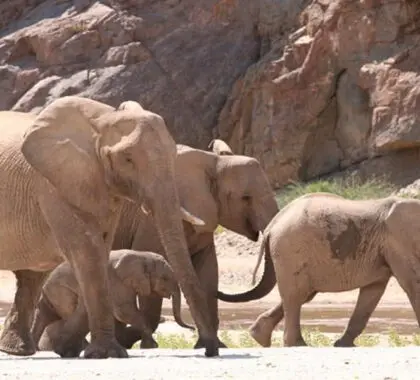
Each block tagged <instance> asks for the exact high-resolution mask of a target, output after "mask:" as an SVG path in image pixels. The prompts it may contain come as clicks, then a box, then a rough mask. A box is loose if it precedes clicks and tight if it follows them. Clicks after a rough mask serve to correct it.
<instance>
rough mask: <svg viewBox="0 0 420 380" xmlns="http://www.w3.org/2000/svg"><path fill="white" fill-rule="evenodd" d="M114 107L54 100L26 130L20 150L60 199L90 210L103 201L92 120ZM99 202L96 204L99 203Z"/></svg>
mask: <svg viewBox="0 0 420 380" xmlns="http://www.w3.org/2000/svg"><path fill="white" fill-rule="evenodd" d="M113 110H114V108H113V107H110V106H108V105H106V104H103V103H100V102H97V101H94V100H90V99H86V98H81V97H77V96H68V97H63V98H60V99H58V100H55V101H53V102H52V103H51V104H49V105H48V106H47V107H46V108H45V109H44V110H43V111H41V113H40V114H39V115H38V116H37V117H36V118H35V121H34V122H33V124H32V126H31V127H30V128H29V129H28V130H27V131H26V133H25V136H24V140H23V143H22V147H21V151H22V153H23V155H24V157H25V158H26V160H27V162H28V163H29V164H30V165H31V166H32V167H33V168H34V169H35V170H36V171H38V172H39V173H40V174H41V175H42V176H43V177H45V178H46V179H47V180H48V181H49V182H50V183H51V184H52V185H53V186H54V187H55V188H56V189H57V191H58V192H59V194H60V195H61V197H62V198H64V199H65V200H66V201H68V202H69V203H71V204H72V205H74V206H76V207H78V208H80V209H82V210H85V211H89V210H90V209H92V207H94V206H93V205H95V204H96V205H98V207H102V206H99V203H101V201H106V197H107V194H105V191H106V186H105V185H104V178H103V177H102V175H101V174H100V173H101V171H100V166H99V162H98V159H97V156H96V151H95V142H96V139H97V138H98V136H99V134H100V131H98V130H97V129H96V128H95V126H94V120H95V119H97V118H99V117H100V116H101V115H103V114H105V113H109V112H112V111H113ZM98 201H99V203H98Z"/></svg>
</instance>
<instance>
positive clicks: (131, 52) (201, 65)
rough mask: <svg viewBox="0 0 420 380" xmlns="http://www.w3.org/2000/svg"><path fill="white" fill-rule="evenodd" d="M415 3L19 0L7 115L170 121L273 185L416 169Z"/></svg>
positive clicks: (4, 48)
mask: <svg viewBox="0 0 420 380" xmlns="http://www.w3.org/2000/svg"><path fill="white" fill-rule="evenodd" d="M419 72H420V3H419V2H416V1H414V0H316V1H308V0H255V1H249V0H157V1H156V0H154V1H152V0H103V1H92V0H74V1H70V0H44V1H42V0H9V1H6V2H2V4H0V89H1V91H2V96H1V97H0V109H2V110H5V109H13V110H18V111H30V112H34V113H37V112H39V111H40V110H41V109H42V107H44V106H45V105H46V104H48V103H50V102H51V101H52V100H54V99H56V98H58V97H61V96H64V95H73V94H77V95H81V96H86V97H90V98H93V99H97V100H100V101H103V102H106V103H108V104H111V105H114V106H115V105H118V104H119V103H120V102H122V101H124V100H128V99H131V100H136V101H139V102H140V103H142V104H143V106H144V107H146V108H148V109H150V110H152V111H154V112H157V113H159V114H161V115H162V116H163V117H164V118H165V120H166V122H167V124H168V127H169V129H170V130H171V132H172V133H173V134H174V136H175V138H176V140H177V141H178V142H179V143H183V144H189V145H192V146H194V147H198V148H202V149H205V148H206V147H207V145H208V143H209V142H210V140H211V139H212V138H215V137H219V138H222V139H224V140H226V141H227V142H228V143H229V144H230V146H231V147H232V149H233V151H234V152H235V153H239V154H247V155H251V156H255V157H256V158H258V159H259V160H260V161H261V163H262V165H263V166H264V168H265V170H266V171H267V174H268V176H269V178H270V181H271V183H272V185H273V187H275V188H280V187H282V186H283V185H285V184H287V183H288V182H289V181H296V180H309V179H313V178H316V177H318V176H322V175H329V174H331V173H336V172H339V171H343V170H344V171H345V173H347V172H348V171H351V172H357V173H358V175H360V176H361V177H362V178H368V177H371V176H373V175H375V176H377V175H380V176H383V175H385V176H387V177H388V178H389V179H390V180H391V181H392V182H394V183H396V184H398V185H401V186H406V185H408V184H410V183H411V182H413V181H415V180H416V179H418V178H419V172H420V168H419V165H418V162H419V152H420V150H419V147H420V107H419V105H420V97H419V95H420V76H419Z"/></svg>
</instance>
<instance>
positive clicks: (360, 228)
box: [219, 193, 420, 347]
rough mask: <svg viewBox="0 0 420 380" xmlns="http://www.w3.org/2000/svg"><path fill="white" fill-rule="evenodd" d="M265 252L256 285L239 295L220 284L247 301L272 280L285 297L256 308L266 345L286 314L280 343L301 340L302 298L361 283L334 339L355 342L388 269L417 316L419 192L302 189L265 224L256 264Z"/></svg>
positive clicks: (256, 329)
mask: <svg viewBox="0 0 420 380" xmlns="http://www.w3.org/2000/svg"><path fill="white" fill-rule="evenodd" d="M264 252H265V265H264V274H263V276H262V278H261V280H260V282H259V283H258V284H257V285H256V286H255V287H254V288H253V289H251V290H249V291H247V292H245V293H242V294H236V295H228V294H224V293H222V292H219V293H220V297H219V298H220V299H222V300H224V301H228V302H247V301H251V300H255V299H259V298H261V297H263V296H265V295H266V294H268V293H269V292H270V291H271V290H272V289H273V288H274V286H275V284H276V281H277V285H278V288H279V292H280V296H281V298H282V303H279V304H278V305H276V306H275V307H273V308H272V309H270V310H268V311H266V312H264V313H263V314H261V315H260V316H259V317H258V318H257V320H256V321H255V323H254V324H253V325H252V326H251V328H250V330H251V335H252V336H253V338H254V339H255V340H256V341H257V342H258V343H260V344H261V345H262V346H265V347H269V346H270V345H271V335H272V332H273V329H274V328H275V326H276V325H277V324H278V323H279V322H280V321H281V320H282V319H283V316H284V318H285V323H284V345H285V346H296V345H306V344H305V342H304V340H303V337H302V334H301V329H300V311H301V307H302V305H303V304H304V303H306V302H309V301H310V300H312V299H313V298H314V296H315V295H316V294H317V293H318V292H342V291H349V290H353V289H357V288H360V291H359V297H358V299H357V303H356V307H355V309H354V311H353V314H352V316H351V318H350V320H349V323H348V326H347V328H346V331H345V332H344V334H343V336H342V337H341V338H340V339H339V340H338V341H336V342H335V344H334V346H336V347H349V346H354V340H355V339H356V338H357V337H358V336H359V335H360V334H361V332H362V331H363V329H364V328H365V327H366V324H367V322H368V320H369V318H370V316H371V314H372V313H373V311H374V310H375V308H376V306H377V304H378V302H379V301H380V299H381V297H382V295H383V293H384V291H385V288H386V286H387V284H388V282H389V279H390V277H391V276H392V275H393V276H395V277H396V279H397V281H398V283H399V284H400V286H401V287H402V288H403V290H404V291H405V293H406V294H407V296H408V298H409V300H410V303H411V306H412V307H413V309H414V312H415V314H416V317H417V321H418V322H419V321H420V201H418V200H415V199H404V198H399V197H394V196H392V197H387V198H382V199H371V200H348V199H344V198H342V197H340V196H337V195H333V194H326V193H312V194H307V195H305V196H302V197H300V198H298V199H296V200H294V201H293V202H291V203H289V204H288V205H287V206H286V207H284V208H283V209H282V210H280V211H279V212H278V213H277V215H276V216H275V217H274V218H273V220H272V221H271V222H270V224H269V225H268V226H267V228H266V229H265V231H264V235H263V242H262V246H261V252H260V256H259V259H258V263H257V267H256V270H257V268H258V266H259V263H260V261H261V257H262V255H263V253H264ZM256 270H255V271H256ZM255 271H254V278H255Z"/></svg>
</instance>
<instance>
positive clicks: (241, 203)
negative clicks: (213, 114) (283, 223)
mask: <svg viewBox="0 0 420 380" xmlns="http://www.w3.org/2000/svg"><path fill="white" fill-rule="evenodd" d="M176 181H177V185H178V192H179V196H180V199H181V204H182V205H184V206H185V207H186V208H188V210H189V211H190V212H192V213H193V214H194V215H196V216H197V217H199V218H200V219H201V220H203V221H204V222H205V225H204V226H197V225H195V226H194V225H192V224H191V223H188V222H185V221H184V231H185V237H186V240H187V244H188V249H189V252H190V255H191V259H192V263H193V266H194V269H195V271H196V273H197V275H198V277H199V279H200V282H201V284H202V286H203V287H204V288H205V291H206V298H207V300H208V304H209V308H210V309H209V312H210V314H209V316H210V318H211V323H212V326H214V328H215V329H216V330H217V329H218V327H219V318H218V304H217V298H216V294H217V289H218V282H219V277H218V276H219V273H218V263H217V256H216V250H215V245H214V237H213V234H214V231H215V229H216V228H217V226H218V224H220V225H222V226H224V227H226V228H228V229H230V230H232V231H234V232H237V233H238V234H241V235H243V236H245V237H247V238H249V239H251V240H254V241H256V240H257V239H258V235H259V231H263V230H264V228H265V227H266V226H267V224H268V223H269V222H270V220H271V218H272V217H273V216H274V215H275V214H276V213H277V211H278V206H277V202H276V200H275V197H274V193H273V191H272V188H271V186H270V184H269V182H268V179H267V176H266V174H265V173H264V171H263V169H262V168H261V166H260V164H259V162H258V161H257V160H256V159H254V158H252V157H247V156H240V155H222V156H220V155H218V154H215V153H214V152H207V151H203V150H199V149H194V148H191V147H188V146H185V145H178V154H177V159H176ZM126 206H127V207H124V208H123V210H122V218H121V220H120V223H119V225H118V226H117V231H116V235H115V241H114V245H113V249H121V248H129V249H135V250H149V251H153V252H158V253H160V254H163V255H164V254H165V252H164V250H163V248H162V245H161V244H160V240H159V236H158V234H157V231H156V227H155V222H154V220H153V218H152V217H151V216H150V215H149V216H147V215H145V214H144V213H142V212H141V210H140V208H138V207H137V209H136V208H134V207H133V206H132V205H126ZM143 302H144V304H143V307H144V310H146V317H147V318H148V320H149V325H150V326H152V330H153V331H155V330H156V328H157V326H158V324H159V317H160V314H161V308H162V298H161V297H148V298H147V299H143ZM124 334H126V335H127V338H125V337H124ZM117 337H118V339H119V340H120V341H130V340H133V339H135V340H138V339H140V337H141V334H140V332H137V334H136V333H135V332H134V331H133V329H130V330H129V331H127V332H126V333H125V332H124V330H122V329H121V330H119V331H118V332H117ZM203 338H204V337H202V336H201V334H200V331H199V338H198V341H197V343H196V344H195V348H199V347H202V346H203ZM135 340H134V341H135ZM219 344H220V346H221V347H224V344H223V343H222V342H219ZM129 347H131V346H129ZM129 347H127V348H129Z"/></svg>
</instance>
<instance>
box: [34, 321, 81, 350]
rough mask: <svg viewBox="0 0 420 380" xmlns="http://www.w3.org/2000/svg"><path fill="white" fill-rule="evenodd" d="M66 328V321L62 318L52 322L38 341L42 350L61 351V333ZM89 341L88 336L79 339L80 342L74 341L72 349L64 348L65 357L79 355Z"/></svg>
mask: <svg viewBox="0 0 420 380" xmlns="http://www.w3.org/2000/svg"><path fill="white" fill-rule="evenodd" d="M64 328H65V321H64V320H62V319H60V320H57V321H54V322H52V323H50V324H49V325H48V326H47V327H46V328H45V330H44V332H43V333H42V335H41V337H40V339H39V342H38V349H39V350H40V351H60V352H61V350H62V349H60V347H59V345H60V340H61V334H62V332H63V329H64ZM88 344H89V342H88V341H87V340H86V338H83V339H81V340H79V342H73V346H72V347H71V350H67V352H64V350H63V357H64V356H67V357H78V356H79V355H80V352H82V351H83V350H84V349H85V348H86V347H87V345H88Z"/></svg>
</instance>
